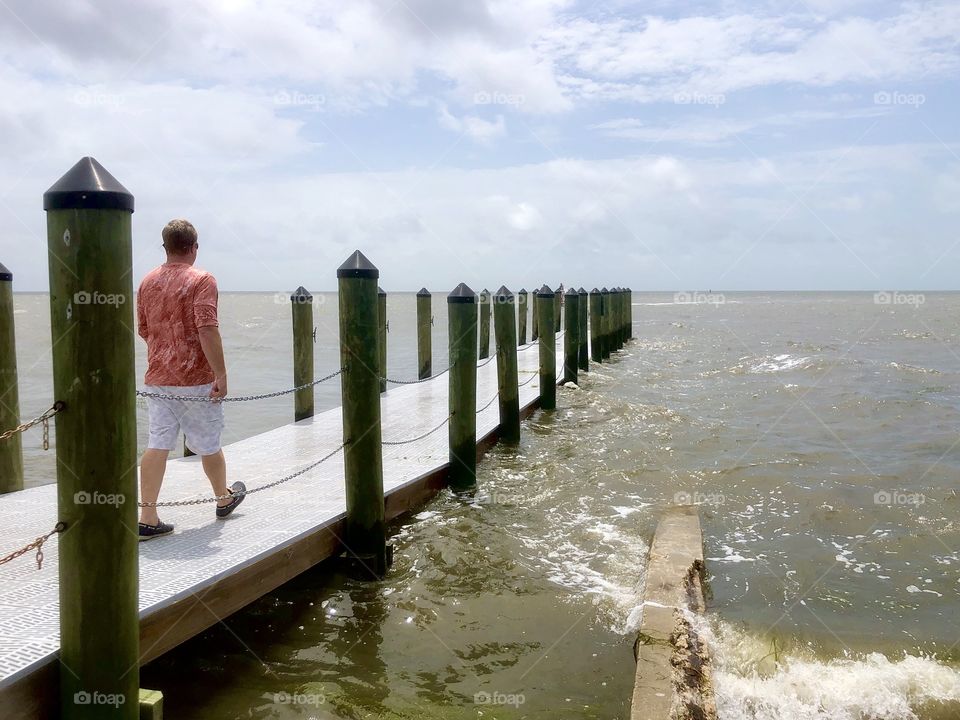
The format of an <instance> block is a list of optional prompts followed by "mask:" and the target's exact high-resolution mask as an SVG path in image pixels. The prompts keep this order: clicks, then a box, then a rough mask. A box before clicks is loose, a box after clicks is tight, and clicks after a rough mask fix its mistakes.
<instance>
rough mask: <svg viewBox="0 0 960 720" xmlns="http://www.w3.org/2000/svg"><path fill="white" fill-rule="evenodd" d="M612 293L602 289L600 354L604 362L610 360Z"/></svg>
mask: <svg viewBox="0 0 960 720" xmlns="http://www.w3.org/2000/svg"><path fill="white" fill-rule="evenodd" d="M610 306H611V301H610V291H609V290H607V289H606V288H601V289H600V354H601V357H602V358H603V359H604V360H609V359H610V342H611V341H610V311H611V308H610Z"/></svg>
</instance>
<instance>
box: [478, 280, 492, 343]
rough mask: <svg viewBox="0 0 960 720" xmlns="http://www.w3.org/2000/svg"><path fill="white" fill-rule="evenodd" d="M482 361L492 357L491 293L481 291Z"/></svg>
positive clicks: (485, 290)
mask: <svg viewBox="0 0 960 720" xmlns="http://www.w3.org/2000/svg"><path fill="white" fill-rule="evenodd" d="M477 357H478V358H479V359H480V360H483V359H484V358H488V357H490V291H489V290H487V289H486V288H484V289H483V290H481V291H480V353H479V354H478V355H477Z"/></svg>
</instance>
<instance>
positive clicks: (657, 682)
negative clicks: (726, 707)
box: [630, 506, 717, 720]
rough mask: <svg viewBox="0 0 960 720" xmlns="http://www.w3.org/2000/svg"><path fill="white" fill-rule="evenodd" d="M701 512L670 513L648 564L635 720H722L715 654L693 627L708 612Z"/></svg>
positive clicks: (662, 522) (639, 639) (638, 651)
mask: <svg viewBox="0 0 960 720" xmlns="http://www.w3.org/2000/svg"><path fill="white" fill-rule="evenodd" d="M703 574H704V564H703V535H702V534H701V531H700V517H699V515H698V513H697V509H696V507H693V506H679V507H674V508H671V509H669V510H667V512H665V513H664V515H663V517H662V518H661V519H660V524H659V525H658V526H657V531H656V533H655V534H654V537H653V542H652V543H651V544H650V557H649V562H648V564H647V578H646V588H645V590H644V595H643V620H642V621H641V624H640V630H639V634H638V637H637V642H636V645H635V647H634V651H635V655H636V659H637V670H636V677H635V680H634V688H633V704H632V709H631V714H630V717H631V720H716V717H717V708H716V702H715V700H714V694H713V679H712V672H711V667H710V654H709V651H708V649H707V647H706V646H705V644H704V643H703V641H702V639H701V638H700V637H699V635H698V634H697V631H696V628H695V627H694V625H693V624H692V623H691V622H690V620H691V617H692V615H693V614H702V613H703V611H704V609H705V601H704V591H703Z"/></svg>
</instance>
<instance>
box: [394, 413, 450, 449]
mask: <svg viewBox="0 0 960 720" xmlns="http://www.w3.org/2000/svg"><path fill="white" fill-rule="evenodd" d="M452 417H453V415H447V417H445V418H444V420H443V422H442V423H440V424H439V425H437V426H436V427H435V428H433V429H432V430H428V431H427V432H425V433H424V434H423V435H418V436H417V437H414V438H410V439H409V440H381V441H380V443H381V444H382V445H407V444H409V443H412V442H417V440H423V439H424V438H425V437H429V436H430V435H433V434H434V433H435V432H436V431H437V430H439V429H440V428H442V427H443V426H444V425H446V424H447V423H448V422H450V418H452Z"/></svg>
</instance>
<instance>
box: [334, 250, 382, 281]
mask: <svg viewBox="0 0 960 720" xmlns="http://www.w3.org/2000/svg"><path fill="white" fill-rule="evenodd" d="M337 277H338V278H378V277H380V271H379V270H377V267H376V265H374V264H373V263H372V262H370V261H369V260H367V258H366V256H365V255H364V254H363V253H362V252H360V251H359V250H357V251H356V252H355V253H354V254H353V255H351V256H350V257H348V258H347V260H346V262H345V263H343V265H341V266H340V267H338V268H337Z"/></svg>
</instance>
